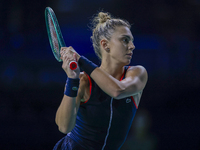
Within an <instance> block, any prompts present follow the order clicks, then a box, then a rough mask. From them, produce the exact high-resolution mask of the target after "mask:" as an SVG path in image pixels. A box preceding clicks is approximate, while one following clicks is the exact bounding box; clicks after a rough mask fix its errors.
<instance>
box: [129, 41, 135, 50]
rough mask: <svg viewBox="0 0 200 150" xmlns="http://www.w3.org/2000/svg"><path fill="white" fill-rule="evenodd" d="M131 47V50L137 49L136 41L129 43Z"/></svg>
mask: <svg viewBox="0 0 200 150" xmlns="http://www.w3.org/2000/svg"><path fill="white" fill-rule="evenodd" d="M129 49H130V50H131V51H133V50H134V49H135V45H134V43H133V42H132V41H131V42H130V43H129Z"/></svg>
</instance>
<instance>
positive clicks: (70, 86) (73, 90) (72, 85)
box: [64, 77, 80, 97]
mask: <svg viewBox="0 0 200 150" xmlns="http://www.w3.org/2000/svg"><path fill="white" fill-rule="evenodd" d="M79 80H80V79H79V78H76V79H72V78H69V77H68V78H67V81H66V88H65V91H64V94H65V95H67V96H69V97H76V96H77V94H78V88H79Z"/></svg>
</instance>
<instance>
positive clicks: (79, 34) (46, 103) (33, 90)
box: [0, 0, 200, 150]
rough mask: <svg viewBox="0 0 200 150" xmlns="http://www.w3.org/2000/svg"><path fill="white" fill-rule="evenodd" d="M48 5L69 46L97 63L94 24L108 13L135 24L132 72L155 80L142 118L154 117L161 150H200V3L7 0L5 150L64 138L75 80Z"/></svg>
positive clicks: (2, 101)
mask: <svg viewBox="0 0 200 150" xmlns="http://www.w3.org/2000/svg"><path fill="white" fill-rule="evenodd" d="M47 6H50V7H52V8H53V10H54V11H55V13H56V15H57V18H58V21H59V23H60V27H61V30H62V33H63V36H64V39H65V41H66V44H67V45H71V46H73V47H74V48H75V50H77V52H78V53H79V54H81V55H84V56H86V57H87V58H89V59H90V60H92V61H93V62H95V63H96V64H99V61H98V59H97V57H96V56H95V54H94V52H93V49H92V44H91V41H90V36H91V31H90V30H89V28H88V25H89V22H90V20H91V17H92V16H93V15H94V14H96V13H97V12H98V11H99V10H102V9H103V10H105V11H108V12H110V13H111V14H112V15H113V16H116V17H120V18H123V19H126V20H128V21H129V22H130V23H131V24H133V26H132V33H133V35H134V38H135V46H136V49H135V51H134V56H133V59H132V63H131V65H138V64H140V65H143V66H144V67H145V68H146V69H147V71H148V74H149V80H148V83H147V86H146V88H145V90H144V93H143V96H142V99H141V103H140V106H139V109H138V113H139V111H140V110H145V111H147V112H148V114H149V116H151V127H150V129H149V130H150V131H149V132H150V133H151V134H153V135H154V136H155V137H156V143H157V144H156V147H157V148H155V149H159V150H169V149H181V150H185V149H187V150H189V149H190V150H199V149H200V129H199V126H200V119H199V114H200V109H199V106H200V102H199V96H200V92H199V89H200V88H199V85H200V80H199V77H200V36H199V34H200V1H199V0H139V1H134V0H98V1H94V0H58V1H53V0H34V1H29V0H1V3H0V22H1V23H0V150H10V149H15V150H18V149H29V150H36V149H37V150H40V149H41V150H42V149H43V150H44V149H45V150H50V149H52V148H53V146H54V145H55V143H56V142H57V141H58V140H59V139H60V138H62V137H63V136H64V134H62V133H60V132H59V131H58V129H57V126H56V124H55V121H54V118H55V113H56V110H57V108H58V106H59V103H60V101H61V99H62V96H63V88H64V84H65V81H66V78H67V76H66V74H65V73H64V71H63V70H62V68H61V63H58V62H57V61H56V60H55V58H54V56H53V54H52V52H51V49H50V45H49V41H48V37H47V32H46V27H45V19H44V10H45V7H47ZM136 116H137V114H136ZM133 136H134V135H133ZM130 149H131V148H130ZM146 149H147V150H148V148H146Z"/></svg>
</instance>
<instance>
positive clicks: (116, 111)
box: [67, 66, 137, 150]
mask: <svg viewBox="0 0 200 150" xmlns="http://www.w3.org/2000/svg"><path fill="white" fill-rule="evenodd" d="M124 70H125V71H124V73H123V76H122V77H121V80H122V79H124V77H125V74H126V71H127V70H128V67H127V66H125V69H124ZM88 78H89V82H90V94H91V96H90V98H89V100H88V101H86V102H84V103H81V105H80V107H79V110H78V114H77V118H76V125H75V127H74V129H73V130H72V131H71V132H70V133H68V134H67V136H68V137H70V138H71V139H73V140H74V141H76V142H77V143H79V144H80V145H81V146H82V147H84V148H85V149H86V150H118V149H120V147H121V146H122V145H123V143H124V142H125V140H126V137H127V135H128V132H129V129H130V127H131V124H132V121H133V118H134V116H135V113H136V110H137V106H136V104H135V101H134V99H133V97H132V96H130V97H126V98H123V99H119V100H117V99H114V98H112V97H110V96H109V95H108V94H106V93H105V92H103V91H102V90H101V89H100V87H99V86H98V85H97V84H96V83H95V82H94V81H93V80H92V79H91V78H90V77H89V76H88Z"/></svg>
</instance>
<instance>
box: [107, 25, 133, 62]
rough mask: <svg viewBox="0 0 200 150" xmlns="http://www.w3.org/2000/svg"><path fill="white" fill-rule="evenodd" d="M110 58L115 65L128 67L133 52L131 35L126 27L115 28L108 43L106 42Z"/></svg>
mask: <svg viewBox="0 0 200 150" xmlns="http://www.w3.org/2000/svg"><path fill="white" fill-rule="evenodd" d="M108 47H109V49H110V52H109V54H110V57H111V58H112V59H114V61H116V62H117V63H123V64H124V65H128V64H129V63H130V62H131V59H132V54H133V50H134V49H135V46H134V44H133V35H132V33H131V31H130V29H129V28H128V27H126V26H119V27H116V28H115V31H114V32H113V34H112V36H111V39H110V41H109V42H108Z"/></svg>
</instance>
